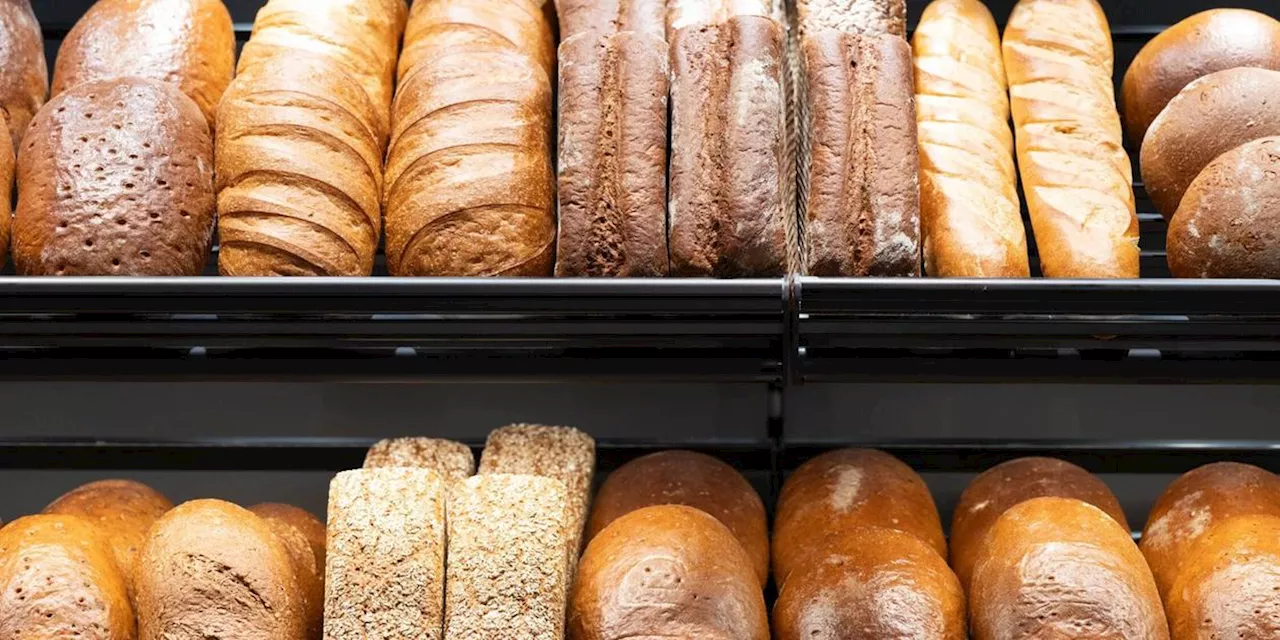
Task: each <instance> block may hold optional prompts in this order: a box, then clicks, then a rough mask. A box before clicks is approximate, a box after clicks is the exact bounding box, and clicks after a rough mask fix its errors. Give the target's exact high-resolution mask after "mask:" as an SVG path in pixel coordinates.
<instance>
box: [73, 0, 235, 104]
mask: <svg viewBox="0 0 1280 640" xmlns="http://www.w3.org/2000/svg"><path fill="white" fill-rule="evenodd" d="M235 62H236V36H235V30H234V29H233V28H232V24H231V14H230V13H229V12H228V11H227V7H226V6H225V5H223V4H222V0H100V1H99V2H97V3H96V4H94V5H93V6H92V7H90V8H89V10H88V11H87V12H86V13H85V14H84V16H83V17H81V18H80V21H79V22H77V23H76V25H75V27H74V28H72V29H71V32H70V33H68V34H67V38H66V39H65V40H63V41H62V48H61V49H59V50H58V60H57V64H56V65H55V67H54V71H53V95H55V96H56V95H58V94H60V93H62V92H63V91H66V90H67V89H70V88H71V87H74V86H76V85H78V84H82V83H85V82H94V81H97V80H109V79H112V78H119V77H122V76H137V77H141V78H148V79H150V80H155V81H158V82H169V83H173V84H174V85H176V86H177V87H178V88H179V89H181V90H182V91H183V93H186V94H187V95H188V96H190V97H191V99H192V100H195V102H196V104H197V105H198V106H199V107H200V111H201V112H202V113H204V115H205V118H207V119H208V120H209V125H210V126H211V127H213V126H214V116H215V114H216V113H217V110H218V100H220V99H221V98H222V92H223V91H225V90H226V88H227V85H228V84H230V82H231V76H232V75H233V74H234V72H235Z"/></svg>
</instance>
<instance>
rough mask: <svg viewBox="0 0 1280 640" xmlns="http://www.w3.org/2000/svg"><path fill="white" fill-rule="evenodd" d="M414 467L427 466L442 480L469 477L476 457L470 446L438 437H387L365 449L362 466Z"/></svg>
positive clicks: (474, 471)
mask: <svg viewBox="0 0 1280 640" xmlns="http://www.w3.org/2000/svg"><path fill="white" fill-rule="evenodd" d="M381 467H416V468H421V469H431V470H432V471H435V472H436V473H439V474H440V475H441V476H443V477H444V479H445V481H446V482H452V481H454V480H462V479H463V478H469V477H471V476H473V475H475V473H476V457H475V455H474V454H472V453H471V447H468V446H467V445H465V444H462V443H461V442H454V441H453V440H442V439H439V438H388V439H386V440H381V441H379V442H378V443H377V444H375V445H373V447H371V448H370V449H369V452H368V453H367V454H365V456H364V468H366V469H377V468H381Z"/></svg>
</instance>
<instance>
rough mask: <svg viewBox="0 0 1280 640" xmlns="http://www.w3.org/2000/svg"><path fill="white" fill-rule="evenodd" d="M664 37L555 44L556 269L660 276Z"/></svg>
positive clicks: (663, 250) (620, 36) (630, 34)
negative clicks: (557, 102)
mask: <svg viewBox="0 0 1280 640" xmlns="http://www.w3.org/2000/svg"><path fill="white" fill-rule="evenodd" d="M667 75H668V72H667V43H666V41H665V40H663V39H662V38H661V37H660V36H657V35H650V34H647V33H640V32H634V31H626V32H622V33H616V34H613V35H598V34H597V32H595V31H591V32H587V33H583V34H581V35H577V36H574V37H572V38H569V39H568V40H565V41H564V42H563V43H562V44H561V45H560V91H559V96H560V126H559V131H560V144H559V152H560V164H559V171H558V176H559V177H558V182H559V187H560V188H559V218H560V222H559V232H558V234H557V238H558V239H557V247H558V249H557V258H556V275H557V276H561V277H564V276H650V277H652V276H665V275H667V272H668V267H669V265H668V262H667Z"/></svg>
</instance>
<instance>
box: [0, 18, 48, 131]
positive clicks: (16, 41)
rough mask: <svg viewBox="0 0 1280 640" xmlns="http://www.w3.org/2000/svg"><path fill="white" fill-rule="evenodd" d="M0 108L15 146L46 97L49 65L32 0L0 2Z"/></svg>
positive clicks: (42, 34)
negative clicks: (45, 56)
mask: <svg viewBox="0 0 1280 640" xmlns="http://www.w3.org/2000/svg"><path fill="white" fill-rule="evenodd" d="M0 33H3V34H4V38H0V68H2V69H4V70H5V72H4V75H3V77H2V78H0V111H3V112H4V116H5V124H6V125H7V126H8V129H9V136H10V137H11V138H12V140H13V149H14V150H15V152H16V150H17V148H18V144H19V143H21V142H22V136H23V135H24V134H25V133H26V132H27V125H28V124H29V123H30V122H31V119H32V118H34V117H35V115H36V112H37V111H39V110H40V107H41V106H43V105H44V101H45V98H47V97H49V67H48V63H47V62H45V59H44V33H43V32H41V30H40V23H39V22H37V21H36V15H35V13H34V12H33V11H32V10H31V0H4V1H3V2H0Z"/></svg>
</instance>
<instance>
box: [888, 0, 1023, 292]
mask: <svg viewBox="0 0 1280 640" xmlns="http://www.w3.org/2000/svg"><path fill="white" fill-rule="evenodd" d="M912 49H913V51H914V53H915V72H916V73H915V80H916V112H917V116H918V122H919V136H920V226H921V235H922V239H923V243H924V267H925V271H926V272H927V273H928V274H929V275H931V276H936V277H961V278H1025V277H1028V276H1030V275H1031V267H1030V265H1029V262H1028V259H1027V231H1026V228H1025V227H1023V224H1022V209H1021V204H1020V201H1019V199H1018V170H1017V169H1016V168H1015V167H1014V162H1013V153H1014V150H1013V132H1012V131H1011V130H1010V129H1009V88H1008V86H1007V83H1006V82H1005V73H1004V59H1003V58H1002V57H1001V53H1000V30H999V29H997V28H996V22H995V20H994V19H993V18H992V17H991V11H989V10H988V9H987V6H986V5H985V4H983V3H982V2H981V1H980V0H935V1H934V2H932V3H931V4H930V5H929V6H928V7H927V8H926V9H925V10H924V15H923V16H921V18H920V24H919V26H917V27H916V32H915V36H914V39H913V40H912Z"/></svg>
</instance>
